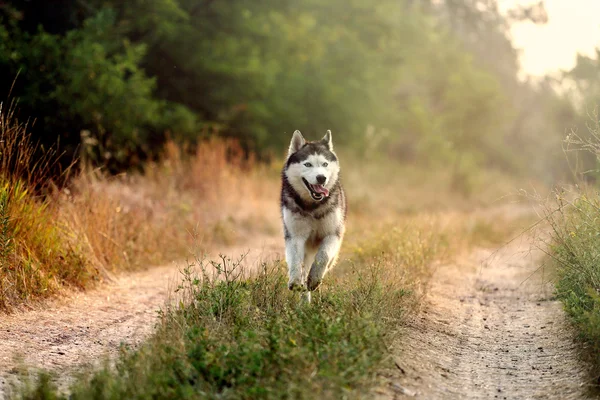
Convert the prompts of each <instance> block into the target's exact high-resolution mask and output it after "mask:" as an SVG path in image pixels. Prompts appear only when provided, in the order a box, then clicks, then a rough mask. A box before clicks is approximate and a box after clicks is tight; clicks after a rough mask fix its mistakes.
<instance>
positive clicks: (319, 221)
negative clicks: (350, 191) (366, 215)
mask: <svg viewBox="0 0 600 400" xmlns="http://www.w3.org/2000/svg"><path fill="white" fill-rule="evenodd" d="M281 180H282V185H281V215H282V219H283V231H284V237H285V258H286V261H287V265H288V270H289V282H288V287H289V289H290V290H299V291H305V290H306V289H308V290H309V291H313V290H315V289H316V288H318V287H319V285H320V284H321V282H322V280H323V277H324V276H325V274H326V273H327V272H328V271H329V270H330V269H331V268H332V267H333V266H334V265H335V263H336V262H337V258H338V253H339V251H340V246H341V244H342V239H343V238H344V231H345V221H346V195H345V194H344V189H343V188H342V184H341V181H340V164H339V161H338V157H337V155H336V154H335V152H334V151H333V142H332V138H331V131H327V133H326V134H325V136H324V137H323V139H321V140H319V141H315V142H307V141H306V140H305V139H304V137H303V136H302V134H301V133H300V131H295V132H294V134H293V136H292V141H291V143H290V148H289V151H288V155H287V159H286V162H285V165H284V167H283V171H282V173H281ZM307 298H308V300H310V292H308V293H307Z"/></svg>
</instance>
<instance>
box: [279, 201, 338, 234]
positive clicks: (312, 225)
mask: <svg viewBox="0 0 600 400" xmlns="http://www.w3.org/2000/svg"><path fill="white" fill-rule="evenodd" d="M340 217H341V215H340V211H339V210H332V212H330V213H328V214H327V215H325V216H323V217H322V218H315V217H314V216H311V215H300V214H297V213H294V212H292V211H290V210H289V209H287V208H285V207H284V209H283V222H284V224H285V226H286V228H287V230H288V231H289V232H290V234H291V235H292V236H303V237H306V238H308V239H309V240H314V241H320V240H322V239H323V238H324V237H325V236H328V235H332V234H335V233H336V232H337V231H339V225H340V223H341V218H340Z"/></svg>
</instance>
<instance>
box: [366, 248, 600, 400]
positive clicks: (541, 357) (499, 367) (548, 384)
mask: <svg viewBox="0 0 600 400" xmlns="http://www.w3.org/2000/svg"><path fill="white" fill-rule="evenodd" d="M532 243H533V242H532V241H529V240H527V239H526V238H522V239H518V240H516V241H515V242H514V243H511V244H510V245H508V246H506V247H503V248H501V249H500V250H498V251H490V250H485V251H484V250H481V251H476V252H474V253H472V254H471V255H470V256H469V257H467V258H465V259H464V260H463V261H461V262H458V263H454V264H451V265H445V266H440V267H439V268H438V269H437V271H436V273H435V274H434V275H433V279H432V285H431V289H430V292H429V296H428V299H427V301H426V306H425V307H424V310H423V312H422V313H421V314H420V315H419V316H418V317H416V318H414V320H413V321H412V322H411V323H409V324H408V327H407V328H406V330H405V334H406V336H405V337H404V338H403V340H402V341H401V342H400V341H399V342H397V343H396V344H395V347H396V350H395V356H396V357H397V363H396V368H395V369H394V370H389V371H387V372H386V374H385V375H386V376H387V378H386V381H385V384H384V385H383V386H382V387H380V388H378V390H377V397H378V398H381V399H387V398H411V397H418V398H424V399H557V400H558V399H560V400H566V399H588V398H597V396H598V394H597V391H596V388H595V382H594V380H593V379H592V378H590V375H589V371H590V368H589V366H588V365H586V363H585V362H584V361H582V359H581V357H580V356H581V352H580V350H581V343H579V342H578V341H577V340H575V336H576V334H575V333H574V331H573V329H572V326H571V325H570V324H569V322H568V320H567V319H566V317H565V313H564V312H563V310H562V305H561V303H560V302H559V301H558V300H557V299H556V297H555V296H554V293H555V289H554V285H553V282H551V281H549V279H548V276H547V275H546V276H545V274H544V272H547V271H544V269H543V268H540V264H541V262H542V260H541V258H542V257H541V255H542V254H541V253H542V252H541V251H535V250H532V246H533V245H532Z"/></svg>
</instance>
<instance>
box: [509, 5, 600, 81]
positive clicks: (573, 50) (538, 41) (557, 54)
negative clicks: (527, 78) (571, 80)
mask: <svg viewBox="0 0 600 400" xmlns="http://www.w3.org/2000/svg"><path fill="white" fill-rule="evenodd" d="M499 3H500V4H499V5H500V8H501V10H502V11H505V10H506V9H509V8H511V7H512V6H514V5H516V4H529V3H532V2H531V1H518V0H504V1H500V2H499ZM545 5H546V11H547V12H548V18H549V21H548V23H547V24H546V25H534V24H532V23H530V22H525V23H518V24H515V25H514V26H513V27H512V29H511V32H512V36H513V39H514V43H515V46H516V47H517V48H519V49H522V53H521V57H520V60H521V68H522V73H524V74H526V75H533V76H541V75H543V74H545V73H549V72H556V71H558V70H564V69H570V68H572V67H573V66H574V65H575V59H576V56H577V53H578V52H579V53H582V54H587V55H591V54H592V53H593V51H594V48H595V47H596V46H598V45H600V20H599V19H598V15H600V1H598V0H576V1H568V0H546V1H545Z"/></svg>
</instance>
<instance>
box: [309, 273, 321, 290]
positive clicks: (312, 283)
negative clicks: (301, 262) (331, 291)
mask: <svg viewBox="0 0 600 400" xmlns="http://www.w3.org/2000/svg"><path fill="white" fill-rule="evenodd" d="M320 284H321V279H320V278H317V277H314V276H311V275H308V279H307V280H306V287H307V289H308V290H310V291H311V292H312V291H313V290H315V289H316V288H318V287H319V285H320Z"/></svg>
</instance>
